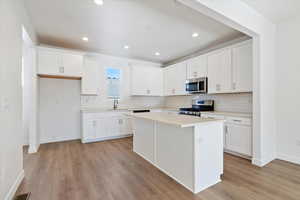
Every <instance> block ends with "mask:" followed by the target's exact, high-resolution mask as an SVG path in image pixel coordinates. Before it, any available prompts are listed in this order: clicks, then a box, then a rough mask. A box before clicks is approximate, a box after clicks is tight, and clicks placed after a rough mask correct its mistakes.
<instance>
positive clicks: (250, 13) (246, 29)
mask: <svg viewBox="0 0 300 200" xmlns="http://www.w3.org/2000/svg"><path fill="white" fill-rule="evenodd" d="M179 1H180V2H182V3H184V4H186V5H187V6H190V7H191V8H194V9H196V10H198V11H199V12H201V13H203V14H206V15H208V16H210V17H212V18H214V19H216V20H218V21H220V22H222V23H224V24H226V25H228V26H230V27H232V28H235V29H237V30H239V31H241V32H243V33H245V34H248V35H249V36H251V37H253V44H254V45H253V56H254V72H253V76H254V77H253V79H254V80H253V84H254V85H253V160H252V162H253V163H254V164H255V165H258V166H264V165H266V164H267V163H269V162H270V161H272V160H274V159H275V158H276V118H275V114H276V111H275V109H276V107H275V88H274V84H275V42H276V40H275V39H276V38H275V36H276V26H275V25H274V24H273V23H272V22H270V21H269V20H268V19H266V18H265V17H264V16H262V15H261V14H259V13H258V12H257V11H255V10H254V9H253V8H251V7H249V6H248V5H247V4H245V3H243V2H242V1H239V0H218V1H211V0H197V1H194V0H179Z"/></svg>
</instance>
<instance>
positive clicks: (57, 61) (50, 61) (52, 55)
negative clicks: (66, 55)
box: [38, 50, 63, 75]
mask: <svg viewBox="0 0 300 200" xmlns="http://www.w3.org/2000/svg"><path fill="white" fill-rule="evenodd" d="M61 67H62V65H61V56H60V54H58V53H56V52H54V51H47V50H39V52H38V73H39V74H47V75H61V74H63V71H62V69H60V68H61Z"/></svg>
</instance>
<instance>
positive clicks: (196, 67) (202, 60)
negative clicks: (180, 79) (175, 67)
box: [187, 56, 207, 79]
mask: <svg viewBox="0 0 300 200" xmlns="http://www.w3.org/2000/svg"><path fill="white" fill-rule="evenodd" d="M201 77H207V56H199V57H197V58H193V59H191V60H189V61H188V66H187V79H193V78H201Z"/></svg>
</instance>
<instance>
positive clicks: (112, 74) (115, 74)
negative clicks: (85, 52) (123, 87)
mask: <svg viewBox="0 0 300 200" xmlns="http://www.w3.org/2000/svg"><path fill="white" fill-rule="evenodd" d="M106 77H107V87H108V88H107V92H108V94H107V96H108V98H113V99H119V98H120V79H121V70H120V69H114V68H107V69H106Z"/></svg>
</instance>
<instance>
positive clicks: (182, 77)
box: [173, 62, 187, 95]
mask: <svg viewBox="0 0 300 200" xmlns="http://www.w3.org/2000/svg"><path fill="white" fill-rule="evenodd" d="M186 67H187V63H186V62H182V63H179V64H177V65H176V67H175V68H174V70H175V76H174V78H175V79H174V81H173V84H174V85H175V88H174V89H175V95H185V94H187V92H186V90H185V82H186Z"/></svg>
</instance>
